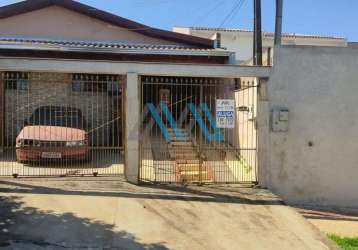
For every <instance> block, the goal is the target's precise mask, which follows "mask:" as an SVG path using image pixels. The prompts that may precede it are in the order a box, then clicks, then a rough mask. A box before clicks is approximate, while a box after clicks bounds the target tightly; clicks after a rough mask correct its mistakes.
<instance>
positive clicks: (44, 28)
mask: <svg viewBox="0 0 358 250" xmlns="http://www.w3.org/2000/svg"><path fill="white" fill-rule="evenodd" d="M0 33H1V35H2V36H29V37H45V38H57V39H82V40H107V41H112V40H115V41H135V42H141V43H154V44H173V42H168V41H164V40H159V39H155V38H151V37H147V36H144V35H141V34H139V33H136V32H133V31H128V30H125V29H122V28H120V27H117V26H114V25H111V24H108V23H105V22H102V21H99V20H97V19H94V18H90V17H87V16H85V15H81V14H79V13H76V12H74V11H70V10H67V9H65V8H62V7H57V6H52V7H48V8H44V9H40V10H36V11H33V12H29V13H25V14H21V15H17V16H13V17H9V18H5V19H0Z"/></svg>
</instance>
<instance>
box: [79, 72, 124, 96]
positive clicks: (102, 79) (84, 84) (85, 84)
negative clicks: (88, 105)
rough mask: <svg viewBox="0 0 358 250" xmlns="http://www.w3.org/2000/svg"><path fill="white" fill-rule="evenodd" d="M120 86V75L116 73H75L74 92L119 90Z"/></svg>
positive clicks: (109, 92)
mask: <svg viewBox="0 0 358 250" xmlns="http://www.w3.org/2000/svg"><path fill="white" fill-rule="evenodd" d="M119 88H120V83H119V77H118V76H116V75H94V74H73V75H72V91H73V92H96V93H108V94H111V93H112V92H116V91H117V92H118V91H119Z"/></svg>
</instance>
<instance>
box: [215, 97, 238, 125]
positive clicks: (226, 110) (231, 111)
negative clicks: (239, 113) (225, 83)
mask: <svg viewBox="0 0 358 250" xmlns="http://www.w3.org/2000/svg"><path fill="white" fill-rule="evenodd" d="M216 127H218V128H235V100H233V99H217V100H216Z"/></svg>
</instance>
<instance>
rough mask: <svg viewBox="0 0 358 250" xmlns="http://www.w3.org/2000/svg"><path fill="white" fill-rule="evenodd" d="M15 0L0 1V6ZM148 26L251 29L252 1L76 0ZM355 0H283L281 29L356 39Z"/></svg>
mask: <svg viewBox="0 0 358 250" xmlns="http://www.w3.org/2000/svg"><path fill="white" fill-rule="evenodd" d="M15 2H19V1H14V0H13V1H11V0H0V5H1V6H3V5H6V4H10V3H15ZM79 2H82V3H85V4H88V5H91V6H94V7H96V8H99V9H103V10H106V11H109V12H112V13H114V14H117V15H119V16H122V17H125V18H128V19H132V20H135V21H138V22H141V23H144V24H146V25H149V26H153V27H157V28H162V29H167V30H171V29H172V28H173V27H174V26H184V27H186V26H204V27H224V28H244V29H252V22H253V4H252V2H253V0H79ZM235 7H236V8H235ZM357 13H358V0H284V15H283V31H284V32H290V33H299V34H316V35H328V36H341V37H346V38H348V40H349V41H358V18H357V17H356V15H357ZM274 18H275V0H262V27H263V30H264V31H274V26H275V20H274Z"/></svg>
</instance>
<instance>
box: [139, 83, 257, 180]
mask: <svg viewBox="0 0 358 250" xmlns="http://www.w3.org/2000/svg"><path fill="white" fill-rule="evenodd" d="M141 96H142V97H141V99H142V126H141V151H140V155H141V161H140V162H141V163H140V174H139V179H140V181H141V182H152V183H256V182H257V150H256V149H257V148H256V145H257V131H256V101H257V85H256V81H255V80H254V79H248V80H245V81H244V80H240V79H236V80H232V79H209V78H183V77H155V76H145V77H142V79H141ZM223 103H226V105H228V106H227V107H228V108H229V109H228V110H225V109H223V107H222V104H223ZM230 105H231V106H232V107H231V108H232V110H230ZM225 123H226V124H225Z"/></svg>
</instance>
